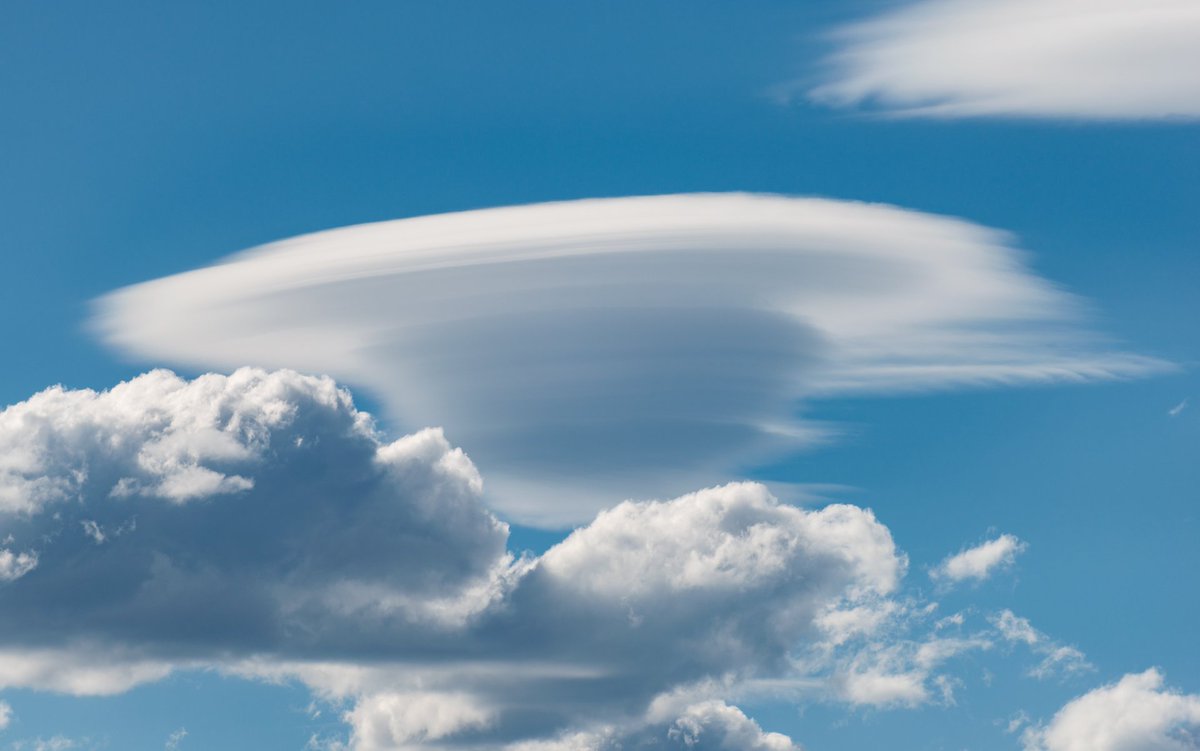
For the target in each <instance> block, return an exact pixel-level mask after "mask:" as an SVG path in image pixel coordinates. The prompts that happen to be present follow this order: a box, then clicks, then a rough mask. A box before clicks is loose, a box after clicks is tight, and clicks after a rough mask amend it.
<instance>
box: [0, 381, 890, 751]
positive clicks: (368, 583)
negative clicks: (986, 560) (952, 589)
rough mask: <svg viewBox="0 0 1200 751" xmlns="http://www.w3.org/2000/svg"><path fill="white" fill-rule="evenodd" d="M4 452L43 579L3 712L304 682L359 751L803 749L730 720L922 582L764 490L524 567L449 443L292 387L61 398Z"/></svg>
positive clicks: (624, 516)
mask: <svg viewBox="0 0 1200 751" xmlns="http://www.w3.org/2000/svg"><path fill="white" fill-rule="evenodd" d="M0 447H2V449H3V450H0V456H3V457H4V462H5V463H4V465H3V473H2V474H0V488H3V497H4V499H5V500H4V506H3V507H0V536H2V537H3V538H4V539H7V540H8V542H7V543H5V544H6V545H9V546H10V547H11V548H12V549H13V550H21V551H28V553H27V555H28V558H26V559H24V560H25V563H21V560H22V559H20V557H19V556H20V555H21V554H12V558H11V560H9V558H5V559H4V560H6V561H9V563H8V564H6V565H8V566H9V568H10V569H11V570H14V571H15V570H16V568H17V567H24V568H26V569H27V570H25V571H24V573H23V574H22V575H20V576H9V577H6V579H5V580H4V581H2V582H0V688H3V687H32V688H39V689H46V690H53V691H62V692H69V693H74V694H109V693H114V692H120V691H123V690H126V689H128V688H130V687H131V686H134V685H137V684H138V683H142V682H146V681H153V680H157V679H159V678H162V677H163V676H165V675H167V674H169V673H170V672H171V671H172V670H174V669H179V668H188V667H194V668H216V669H219V670H222V671H225V672H227V673H230V674H235V675H240V676H248V677H257V678H260V679H266V680H291V679H296V680H300V681H303V682H304V683H305V684H307V685H309V686H310V687H312V688H313V690H314V691H315V692H317V693H318V694H319V695H320V696H322V697H324V698H327V699H331V700H336V701H346V702H348V703H349V706H350V708H349V709H348V710H347V712H346V714H345V720H346V722H347V724H348V726H349V727H350V735H349V742H350V743H351V744H352V745H353V747H355V748H358V749H361V750H362V751H370V750H372V749H385V748H406V747H422V748H430V747H443V746H445V747H477V748H497V747H503V746H506V745H512V744H521V743H526V742H537V743H559V742H560V741H563V739H575V740H577V741H579V742H580V743H583V742H584V741H583V740H582V739H591V740H588V741H587V742H588V743H591V742H593V741H594V742H595V743H598V744H599V743H602V742H608V741H604V740H603V739H606V738H607V739H609V740H613V739H617V740H620V739H625V740H626V741H627V743H626V744H625V747H637V746H635V744H638V743H643V742H644V743H646V744H648V745H654V746H657V745H658V744H660V743H668V742H669V743H673V744H676V745H679V746H680V747H695V746H697V745H698V746H700V747H702V748H761V749H786V748H792V745H791V742H790V741H788V740H787V739H786V738H783V737H782V736H778V735H774V734H771V733H765V732H762V731H761V730H760V729H758V727H757V725H755V724H754V723H753V721H752V720H750V719H749V718H746V717H745V716H744V715H743V714H742V713H741V712H740V710H737V709H735V708H733V707H731V706H727V705H725V704H724V703H723V701H721V699H722V696H721V695H722V694H723V693H726V692H727V691H729V690H732V688H731V687H734V686H736V685H737V684H739V683H746V682H751V681H755V680H760V679H762V680H768V681H769V680H774V679H780V678H790V677H793V674H794V673H795V670H796V664H795V662H794V661H793V659H792V653H793V651H794V650H795V649H796V648H797V646H798V645H803V644H809V643H817V642H822V641H825V640H827V639H828V638H829V636H828V631H829V629H828V628H827V626H826V623H825V621H826V619H828V618H830V614H831V613H835V612H856V609H862V608H868V607H884V608H885V609H886V605H885V604H881V603H884V602H885V600H886V598H888V597H889V596H890V594H891V593H892V592H893V591H894V589H895V588H896V586H897V583H898V581H899V579H900V577H901V576H902V575H903V572H904V569H905V565H906V564H905V560H904V557H903V556H902V555H901V554H899V553H898V552H897V550H896V548H895V545H894V543H893V541H892V539H891V536H890V534H889V533H888V531H887V529H886V528H885V527H884V526H883V525H882V524H880V523H879V521H877V520H876V519H875V517H874V516H873V515H872V514H871V512H870V511H867V510H864V509H861V508H856V507H852V506H844V505H831V506H827V507H825V508H820V509H801V508H795V507H792V506H788V505H785V504H781V503H779V502H778V501H777V500H776V499H775V498H773V497H772V496H771V495H770V494H769V493H768V492H767V490H766V489H765V488H763V487H762V486H761V485H756V484H749V483H744V484H734V485H728V486H724V487H715V488H710V489H708V490H704V491H701V492H698V493H693V494H691V495H688V496H684V497H681V498H677V499H675V500H668V501H646V502H638V503H634V502H626V503H622V504H620V505H618V506H615V507H614V508H612V509H610V510H609V511H606V512H604V513H603V514H601V515H600V516H599V517H598V518H597V519H596V520H595V521H594V522H593V523H592V524H590V525H588V526H585V527H582V528H580V529H578V530H577V531H576V532H574V533H573V534H572V535H571V536H569V537H568V538H567V539H566V540H564V541H563V542H562V543H560V544H559V545H557V546H555V547H554V548H551V549H550V550H549V551H548V552H547V553H546V554H545V555H543V556H542V557H541V558H523V559H519V560H514V559H513V557H512V556H511V555H509V554H508V553H507V552H506V550H505V543H506V535H507V529H506V527H505V525H504V524H503V523H501V522H499V521H497V520H496V519H495V518H494V517H493V516H492V515H491V514H490V513H489V512H488V511H487V509H486V508H484V507H483V505H482V504H481V501H480V494H481V480H480V477H479V475H478V474H477V473H476V471H475V469H474V467H473V465H472V464H471V462H470V461H469V460H468V459H467V458H466V456H464V455H463V453H462V452H461V451H459V450H457V449H454V448H452V447H451V446H450V445H449V444H448V443H447V441H446V440H445V438H444V437H443V436H442V434H441V432H440V431H438V430H425V431H422V432H419V433H417V434H414V435H411V436H408V437H405V438H401V439H400V440H397V441H394V442H390V443H389V442H386V441H384V440H382V438H381V437H380V436H379V435H378V433H377V432H376V431H375V429H374V427H373V426H372V423H371V420H370V419H369V417H367V416H366V415H365V414H363V413H361V412H358V411H357V410H356V409H355V408H354V405H353V403H352V401H351V399H350V396H349V394H348V393H347V392H345V391H343V390H341V389H339V388H338V387H337V386H336V385H335V384H334V383H333V382H332V381H331V380H330V379H328V378H316V377H309V376H303V375H299V374H297V373H294V372H291V371H279V372H273V373H269V372H265V371H261V370H256V369H251V368H246V369H242V370H238V371H237V372H235V373H233V374H232V375H229V376H220V375H205V376H202V377H200V378H197V379H195V380H192V381H187V380H184V379H182V378H179V377H178V376H176V375H174V374H172V373H169V372H167V371H155V372H152V373H148V374H146V375H144V376H140V377H138V378H135V379H133V380H131V381H129V382H127V383H123V384H120V385H119V386H117V387H115V388H113V389H111V390H109V391H105V392H99V393H97V392H93V391H87V390H83V391H69V390H65V389H62V388H57V387H56V388H53V389H48V390H46V391H44V392H42V393H40V394H37V395H35V396H34V397H32V398H30V399H29V400H27V401H25V402H22V403H20V404H16V405H13V406H11V407H9V408H8V409H6V410H5V411H4V412H2V413H0ZM31 561H36V565H31V563H30V562H31ZM835 620H836V619H835ZM839 628H842V627H839ZM843 630H844V628H843ZM860 630H861V629H860ZM867 630H869V629H867ZM695 686H709V687H710V688H709V689H706V690H705V691H703V692H700V693H698V694H697V693H695V692H693V694H690V695H689V696H691V699H689V700H688V701H687V702H673V703H672V702H667V703H666V704H664V701H663V700H662V697H663V696H675V695H677V694H678V692H680V691H681V690H683V689H686V688H687V687H695ZM667 705H669V707H668V709H664V708H663V707H664V706H667ZM647 734H649V735H647ZM571 742H574V741H571ZM596 747H603V746H602V745H600V746H596Z"/></svg>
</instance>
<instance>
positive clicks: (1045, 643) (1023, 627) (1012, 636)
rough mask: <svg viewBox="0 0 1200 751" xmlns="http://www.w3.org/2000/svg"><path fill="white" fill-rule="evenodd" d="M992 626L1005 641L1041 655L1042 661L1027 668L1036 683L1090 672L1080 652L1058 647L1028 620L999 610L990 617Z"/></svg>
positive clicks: (1062, 646)
mask: <svg viewBox="0 0 1200 751" xmlns="http://www.w3.org/2000/svg"><path fill="white" fill-rule="evenodd" d="M990 620H991V622H992V625H993V626H994V627H995V628H996V631H997V632H999V634H1000V637H1001V638H1002V639H1004V640H1005V641H1008V642H1012V643H1017V644H1024V645H1025V646H1027V647H1029V648H1030V650H1031V651H1032V652H1033V653H1034V654H1035V655H1038V656H1040V657H1041V658H1042V659H1041V661H1040V662H1039V663H1038V664H1037V665H1035V666H1033V667H1032V668H1030V669H1029V671H1028V674H1029V675H1030V676H1032V677H1034V678H1037V679H1039V680H1043V679H1046V678H1050V677H1053V676H1058V675H1071V674H1073V673H1082V672H1085V671H1088V670H1092V664H1091V663H1089V662H1088V660H1087V657H1086V656H1084V654H1083V652H1081V651H1080V650H1078V649H1076V648H1075V647H1072V646H1068V645H1065V644H1059V643H1058V642H1056V641H1055V640H1053V639H1051V638H1050V637H1048V636H1046V635H1045V634H1043V633H1042V632H1041V631H1038V630H1037V629H1036V628H1034V627H1033V624H1031V623H1030V622H1029V619H1028V618H1022V617H1021V616H1019V615H1017V614H1015V613H1013V612H1012V611H1011V610H1007V609H1005V610H1001V611H1000V612H999V613H996V614H995V615H993V616H992V617H991V619H990Z"/></svg>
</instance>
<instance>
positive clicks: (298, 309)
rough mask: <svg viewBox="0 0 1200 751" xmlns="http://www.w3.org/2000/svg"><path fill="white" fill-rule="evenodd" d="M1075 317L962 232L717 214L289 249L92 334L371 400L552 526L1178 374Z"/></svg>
mask: <svg viewBox="0 0 1200 751" xmlns="http://www.w3.org/2000/svg"><path fill="white" fill-rule="evenodd" d="M1080 309H1081V306H1080V304H1079V301H1078V300H1076V299H1075V298H1073V297H1071V296H1070V295H1068V294H1066V293H1064V292H1063V291H1061V290H1060V289H1059V288H1058V287H1056V286H1054V285H1053V284H1051V283H1049V282H1047V281H1046V280H1043V279H1041V278H1039V277H1037V276H1035V275H1034V274H1033V273H1031V272H1030V271H1029V270H1028V268H1027V267H1026V266H1025V265H1024V263H1023V255H1022V254H1021V253H1020V251H1018V250H1017V249H1015V248H1014V247H1013V246H1012V242H1011V238H1009V237H1007V236H1006V235H1004V234H1003V233H1000V232H997V231H994V230H990V229H987V228H984V227H980V226H978V225H974V224H971V223H969V222H965V221H962V220H958V219H952V218H948V217H942V216H934V215H930V214H923V213H920V212H915V211H907V210H904V209H899V208H895V207H891V206H883V205H874V204H863V203H852V202H844V201H832V200H823V199H810V198H787V197H782V196H764V195H745V194H704V195H675V196H656V197H644V198H622V199H610V200H587V201H572V202H564V203H553V204H540V205H532V206H518V207H509V208H501V209H491V210H484V211H471V212H464V213H457V214H446V215H440V216H431V217H420V218H416V219H407V220H401V221H395V222H383V223H379V224H370V225H362V226H357V227H348V228H343V229H337V230H332V231H329V232H323V233H318V234H315V235H308V236H304V237H298V238H294V239H291V240H286V241H283V242H279V243H275V244H272V245H268V246H265V247H263V248H259V249H256V250H253V251H250V252H247V253H244V254H242V255H239V256H235V257H233V258H231V259H229V260H228V261H227V262H225V263H222V264H219V265H216V266H212V267H210V268H205V269H201V270H198V271H193V272H189V273H186V274H180V275H178V276H173V277H167V278H164V279H159V280H156V281H152V282H148V283H146V284H141V285H137V286H134V287H130V288H127V289H124V290H120V291H118V292H116V293H113V294H111V295H109V296H108V297H106V298H104V299H103V300H102V301H100V303H99V306H98V310H97V317H96V326H97V328H98V330H99V331H100V332H101V333H102V335H103V337H104V339H105V340H106V341H107V342H109V343H110V344H112V345H114V346H116V347H118V348H120V349H122V350H124V351H125V352H127V353H130V354H133V355H136V356H141V357H147V358H153V359H154V360H155V361H156V362H161V361H163V360H167V361H172V362H177V363H183V364H188V365H202V366H206V367H228V368H233V367H238V366H241V365H243V364H247V363H251V364H259V365H264V366H270V367H293V368H301V369H305V370H309V371H313V372H321V373H331V374H334V375H335V376H337V377H339V378H341V379H343V380H346V381H348V382H350V383H354V384H356V385H359V384H361V385H363V386H366V387H368V388H369V389H371V390H372V391H373V393H375V394H377V395H380V396H382V398H383V400H384V403H385V405H386V407H387V408H388V410H389V412H390V413H391V416H392V417H394V418H396V419H397V421H398V422H400V423H401V424H403V425H404V426H406V428H409V429H417V428H420V427H425V426H430V425H439V426H442V427H444V428H445V430H446V432H447V435H450V436H451V437H453V439H454V440H455V441H456V442H459V443H461V444H462V445H463V446H465V447H466V448H467V449H468V450H469V451H470V452H471V456H472V458H473V459H474V460H475V461H476V462H477V463H478V464H479V466H480V468H481V469H482V470H483V471H484V472H485V473H486V474H487V475H488V477H489V486H488V487H489V496H490V498H489V502H490V503H492V504H494V505H495V506H496V507H497V508H499V509H500V510H501V511H502V512H504V513H505V514H506V515H508V516H509V517H510V518H514V519H517V520H519V521H522V522H526V523H533V524H549V525H558V526H562V525H566V524H569V523H578V522H581V521H585V520H586V519H588V518H590V516H591V515H592V514H593V513H594V512H595V511H596V509H598V508H601V507H603V506H606V505H608V504H610V503H611V502H612V501H613V500H614V499H620V498H630V497H637V498H645V497H666V496H670V495H677V494H679V493H681V492H685V491H687V490H689V489H692V488H694V487H697V486H700V485H709V484H716V483H720V482H725V481H728V480H729V479H732V478H734V477H735V476H736V472H737V470H738V469H739V468H741V467H744V466H745V465H747V464H753V463H755V462H758V461H762V460H764V459H767V458H769V457H772V456H774V455H777V454H778V453H779V452H782V451H786V450H789V449H794V448H795V447H797V446H804V445H809V444H812V443H813V442H815V441H819V440H823V439H825V438H827V437H828V430H827V427H826V426H824V425H822V424H820V423H814V422H806V421H803V420H797V419H795V418H794V415H796V414H797V409H798V402H800V401H801V400H804V399H816V398H821V397H825V396H845V395H848V394H859V393H876V394H879V393H883V394H887V393H902V392H908V391H927V390H931V389H945V388H953V387H962V386H988V385H992V386H994V385H1009V384H1018V383H1028V382H1042V381H1081V380H1090V379H1102V378H1114V377H1127V376H1136V375H1141V374H1145V373H1147V372H1153V371H1154V370H1156V369H1159V368H1161V367H1163V363H1161V362H1158V361H1155V360H1153V359H1149V358H1143V357H1137V356H1133V355H1129V354H1126V353H1122V352H1119V351H1114V350H1112V349H1111V348H1109V347H1108V346H1106V345H1105V344H1104V343H1103V342H1102V341H1101V340H1100V339H1098V338H1097V337H1095V336H1092V335H1090V334H1089V333H1088V332H1087V331H1086V329H1085V327H1084V326H1083V325H1082V323H1081V321H1080ZM210 479H211V478H210ZM226 479H227V481H228V482H236V478H235V477H233V476H228V477H227V478H226ZM202 481H204V478H202V477H196V478H193V480H190V481H189V482H202ZM183 489H186V488H185V486H181V492H182V490H183Z"/></svg>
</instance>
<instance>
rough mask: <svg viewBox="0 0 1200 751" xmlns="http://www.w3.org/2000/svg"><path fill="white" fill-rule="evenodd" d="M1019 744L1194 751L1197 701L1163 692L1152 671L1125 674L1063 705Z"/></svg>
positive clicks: (1199, 739)
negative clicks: (1050, 718)
mask: <svg viewBox="0 0 1200 751" xmlns="http://www.w3.org/2000/svg"><path fill="white" fill-rule="evenodd" d="M1023 740H1024V742H1025V748H1026V750H1027V751H1194V749H1196V748H1200V695H1196V694H1182V693H1178V692H1175V691H1171V690H1170V689H1166V688H1164V687H1163V676H1162V674H1161V673H1159V672H1158V671H1157V670H1155V669H1153V668H1151V669H1150V670H1147V671H1146V672H1144V673H1131V674H1129V675H1126V676H1125V677H1123V678H1122V679H1121V680H1119V681H1117V682H1116V683H1112V684H1109V685H1107V686H1101V687H1100V688H1097V689H1094V690H1092V691H1090V692H1088V693H1086V694H1084V695H1083V696H1080V697H1079V698H1077V699H1074V700H1072V701H1071V702H1069V703H1067V705H1066V706H1064V707H1063V708H1062V709H1060V710H1059V711H1058V713H1057V714H1055V715H1054V719H1052V720H1051V721H1050V724H1049V725H1047V726H1046V727H1042V728H1030V729H1028V730H1026V732H1025V734H1024V738H1023Z"/></svg>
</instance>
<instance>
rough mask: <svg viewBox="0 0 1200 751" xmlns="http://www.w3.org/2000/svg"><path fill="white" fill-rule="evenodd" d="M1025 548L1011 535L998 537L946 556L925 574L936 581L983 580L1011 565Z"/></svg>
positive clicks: (1023, 544)
mask: <svg viewBox="0 0 1200 751" xmlns="http://www.w3.org/2000/svg"><path fill="white" fill-rule="evenodd" d="M1025 547H1026V545H1025V543H1023V542H1021V541H1020V540H1018V539H1017V538H1016V537H1015V536H1013V535H1008V534H1005V535H1000V536H999V537H997V538H996V539H994V540H988V541H987V542H984V543H981V544H979V545H976V546H975V547H973V548H967V549H965V550H962V551H960V552H958V553H955V554H954V555H951V556H947V557H946V559H945V560H943V561H942V562H941V563H939V564H938V565H937V566H935V567H934V568H933V570H931V571H930V572H929V575H930V576H931V577H933V579H935V580H936V581H942V582H950V583H955V582H961V581H964V580H967V579H972V580H975V581H983V580H984V579H987V578H988V577H989V576H991V575H992V574H993V573H994V572H996V571H997V570H999V569H1001V568H1006V567H1008V566H1011V565H1012V564H1013V561H1015V560H1016V557H1017V554H1019V553H1021V552H1024V550H1025Z"/></svg>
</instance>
